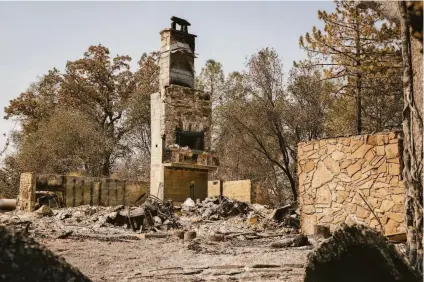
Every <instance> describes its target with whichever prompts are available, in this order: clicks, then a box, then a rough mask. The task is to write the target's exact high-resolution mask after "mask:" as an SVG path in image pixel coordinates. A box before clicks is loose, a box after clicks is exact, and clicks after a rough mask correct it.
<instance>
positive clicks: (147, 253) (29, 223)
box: [0, 199, 317, 281]
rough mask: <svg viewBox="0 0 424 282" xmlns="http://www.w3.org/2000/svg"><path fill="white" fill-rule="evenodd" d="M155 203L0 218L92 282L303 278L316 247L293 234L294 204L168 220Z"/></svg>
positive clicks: (185, 213) (186, 212)
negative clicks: (307, 259) (62, 259)
mask: <svg viewBox="0 0 424 282" xmlns="http://www.w3.org/2000/svg"><path fill="white" fill-rule="evenodd" d="M155 205H156V204H155V202H150V204H149V205H145V204H144V205H142V206H141V207H131V208H129V207H123V206H119V207H90V206H79V207H74V208H64V209H52V210H51V209H49V208H47V207H42V208H41V209H40V210H39V211H36V212H31V213H25V212H16V211H13V212H6V213H1V214H0V225H3V226H6V227H7V228H9V229H15V230H21V231H22V232H24V234H26V235H25V236H28V237H32V238H34V239H36V240H37V241H38V242H40V243H41V244H42V245H44V246H46V247H47V248H49V249H50V250H52V251H53V252H54V253H55V254H57V255H59V256H61V257H63V258H65V260H66V261H67V262H68V263H70V264H71V265H73V266H74V267H77V268H78V269H79V270H80V271H81V272H82V273H83V274H85V275H86V276H87V277H88V278H90V279H92V280H93V281H158V280H166V281H229V280H233V281H303V275H304V264H305V263H306V257H307V254H308V253H309V252H310V251H311V250H312V249H313V247H314V246H315V245H316V244H317V242H316V241H315V240H313V239H311V238H309V239H307V238H305V237H302V236H301V235H299V234H298V229H297V224H298V219H297V214H296V212H295V211H294V210H293V209H291V207H284V208H282V209H277V210H274V209H269V208H267V207H264V206H261V205H255V204H254V205H250V204H246V203H240V202H237V201H231V200H228V199H207V200H205V201H204V202H202V203H200V202H199V203H197V204H194V202H192V201H188V202H187V201H186V205H183V206H182V207H181V208H180V207H173V210H174V211H175V212H174V213H173V214H172V216H171V217H172V218H169V216H170V215H169V214H167V213H166V212H165V211H164V210H163V209H164V208H163V207H162V206H157V207H155ZM140 208H142V209H141V211H140ZM155 209H156V213H154V211H155ZM168 210H169V207H168ZM152 213H154V214H155V215H153V214H152ZM147 214H149V215H148V216H147ZM149 217H150V220H149V219H146V218H149ZM137 220H138V221H137ZM137 222H138V223H137Z"/></svg>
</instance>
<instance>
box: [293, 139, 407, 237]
mask: <svg viewBox="0 0 424 282" xmlns="http://www.w3.org/2000/svg"><path fill="white" fill-rule="evenodd" d="M401 151H402V150H401V140H400V139H399V135H398V133H394V132H390V133H380V134H376V135H361V136H352V137H341V138H334V139H324V140H317V141H312V142H303V143H299V144H298V175H299V205H300V211H301V227H302V232H303V233H305V234H314V225H324V226H328V227H330V230H331V231H333V230H334V229H335V228H336V227H337V226H338V225H339V224H341V223H346V224H353V223H362V224H366V225H368V226H370V227H371V228H375V229H377V230H381V227H380V224H379V221H378V220H377V219H376V217H375V216H374V214H373V212H372V211H371V209H372V210H373V211H374V213H375V214H376V216H377V217H378V219H379V220H380V222H381V224H382V225H383V228H384V233H385V234H391V233H397V232H405V212H404V201H405V196H404V195H405V189H404V185H403V182H402V180H401V162H400V160H401V158H400V155H399V152H401ZM361 195H362V196H363V198H364V199H365V200H366V202H367V203H368V205H369V206H370V207H371V209H370V208H369V207H368V205H367V203H365V202H364V200H363V199H362V197H361Z"/></svg>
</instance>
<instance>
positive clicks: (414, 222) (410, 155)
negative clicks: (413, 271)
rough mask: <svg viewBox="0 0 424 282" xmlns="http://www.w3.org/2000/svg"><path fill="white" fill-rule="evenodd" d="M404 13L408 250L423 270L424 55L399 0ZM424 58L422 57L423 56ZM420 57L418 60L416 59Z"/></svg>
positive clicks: (405, 163)
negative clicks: (423, 62) (423, 115)
mask: <svg viewBox="0 0 424 282" xmlns="http://www.w3.org/2000/svg"><path fill="white" fill-rule="evenodd" d="M398 3H399V6H400V7H399V10H400V14H401V16H402V21H401V32H402V57H403V58H402V59H403V67H404V72H403V83H404V108H403V133H404V142H403V148H404V151H403V172H402V175H403V178H404V182H405V185H406V191H407V193H406V203H405V205H406V219H407V220H406V223H407V243H408V244H407V254H408V259H409V261H410V262H411V263H412V264H413V265H415V267H416V268H417V269H418V270H419V271H420V272H421V273H422V272H423V265H422V264H423V246H422V240H423V233H422V232H423V231H422V230H423V214H422V213H423V211H422V201H423V183H422V170H423V168H422V167H423V147H422V144H423V122H422V99H423V95H422V55H421V54H420V53H419V49H420V46H419V43H418V42H416V40H412V37H411V33H410V26H409V17H408V12H407V7H406V3H405V2H398ZM420 58H421V60H420ZM417 59H418V64H419V65H420V66H418V64H417V62H415V64H414V62H413V60H417Z"/></svg>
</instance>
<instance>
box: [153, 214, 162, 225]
mask: <svg viewBox="0 0 424 282" xmlns="http://www.w3.org/2000/svg"><path fill="white" fill-rule="evenodd" d="M153 220H154V221H155V225H161V224H162V219H160V217H159V216H154V217H153Z"/></svg>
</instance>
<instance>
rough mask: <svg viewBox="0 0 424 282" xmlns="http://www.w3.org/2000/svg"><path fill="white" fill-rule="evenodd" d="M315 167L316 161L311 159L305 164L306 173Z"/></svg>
mask: <svg viewBox="0 0 424 282" xmlns="http://www.w3.org/2000/svg"><path fill="white" fill-rule="evenodd" d="M314 167H315V163H314V161H312V160H310V161H308V162H307V163H306V164H305V168H304V170H305V172H306V173H308V172H310V171H312V170H313V169H314Z"/></svg>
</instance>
